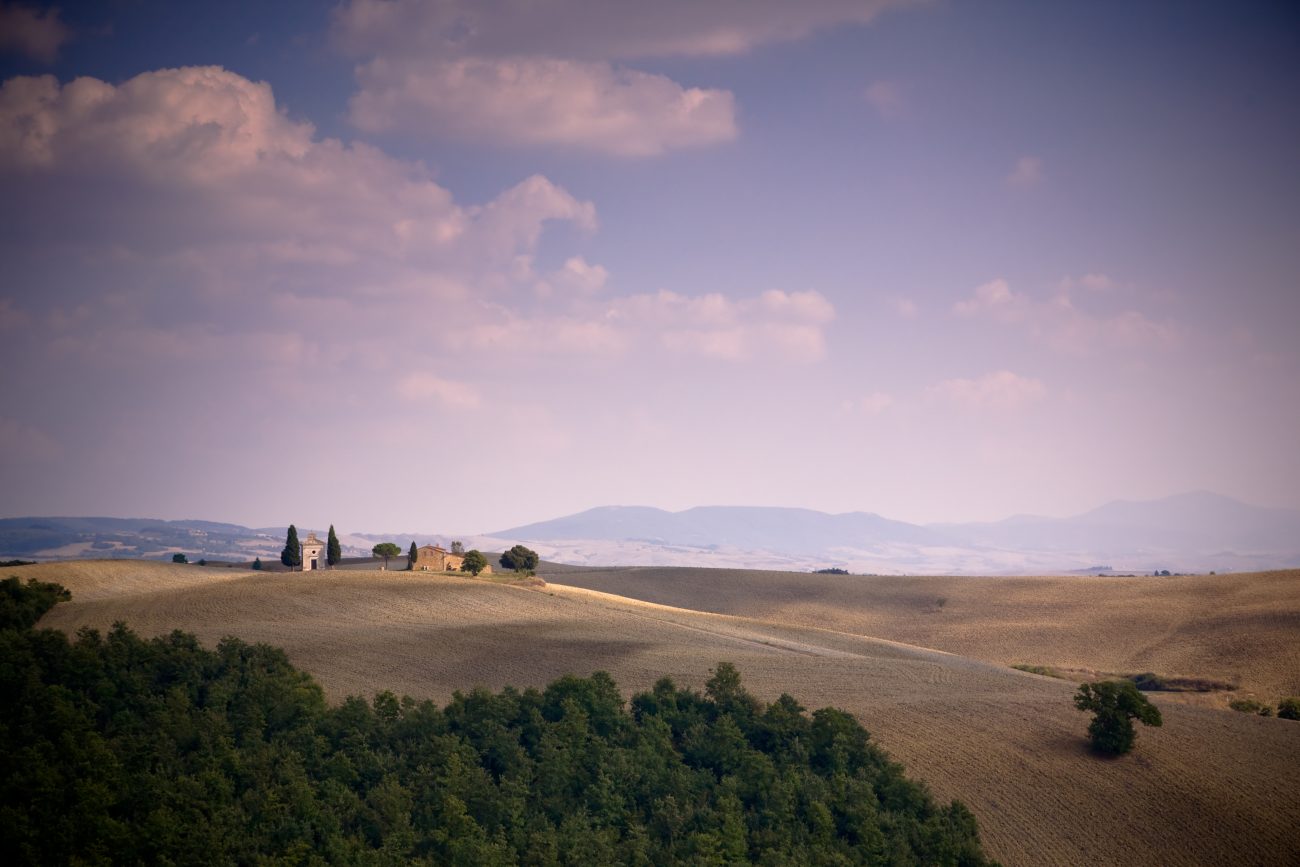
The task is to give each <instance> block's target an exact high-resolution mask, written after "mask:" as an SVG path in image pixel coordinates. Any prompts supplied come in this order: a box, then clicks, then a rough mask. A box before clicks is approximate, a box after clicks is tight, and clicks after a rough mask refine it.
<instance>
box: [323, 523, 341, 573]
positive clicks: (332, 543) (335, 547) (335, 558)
mask: <svg viewBox="0 0 1300 867" xmlns="http://www.w3.org/2000/svg"><path fill="white" fill-rule="evenodd" d="M342 559H343V546H342V545H340V544H339V537H338V535H337V534H335V532H334V525H333V524H330V535H329V539H328V540H326V542H325V562H326V563H328V564H330V565H331V566H337V565H338V564H339V561H340V560H342Z"/></svg>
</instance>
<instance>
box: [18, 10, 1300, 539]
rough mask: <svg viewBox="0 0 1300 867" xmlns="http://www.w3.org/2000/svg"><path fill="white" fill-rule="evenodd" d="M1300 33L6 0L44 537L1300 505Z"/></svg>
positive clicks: (927, 18) (1171, 13)
mask: <svg viewBox="0 0 1300 867" xmlns="http://www.w3.org/2000/svg"><path fill="white" fill-rule="evenodd" d="M1298 9H1300V7H1296V6H1294V4H1286V3H1240V4H1217V3H1198V2H1166V3H1160V2H1152V3H1141V4H1134V3H1129V2H1118V0H1113V2H1112V0H1099V2H1092V3H1072V4H1065V3H1038V2H1032V0H1024V2H1001V0H990V2H981V3H974V2H957V0H951V2H944V0H935V2H908V0H857V2H850V0H802V2H798V3H795V2H782V0H746V2H742V0H661V2H658V3H653V4H650V3H640V2H623V0H528V2H525V0H485V2H472V0H431V2H420V0H344V2H341V3H338V4H337V5H331V4H322V3H309V2H284V3H276V4H270V5H267V4H263V3H249V2H223V3H219V4H218V3H186V4H175V3H167V2H156V0H114V2H97V3H85V4H80V3H68V2H63V3H60V4H59V5H58V6H55V7H51V6H42V5H33V4H30V3H28V4H22V3H18V4H15V3H8V2H4V3H0V82H2V84H0V202H3V205H2V206H0V371H3V372H2V373H0V491H3V492H4V497H3V499H0V513H2V514H3V515H4V516H24V515H114V516H138V517H157V518H204V519H209V520H221V521H231V522H235V523H241V524H245V525H249V526H283V525H285V524H287V523H290V522H294V523H297V524H298V525H300V526H324V525H326V524H331V523H332V524H335V525H336V526H338V527H339V528H340V531H341V532H381V531H407V532H425V533H444V532H445V533H479V532H491V531H495V530H501V529H505V528H508V527H512V526H515V525H519V524H523V523H527V522H531V521H537V520H543V519H547V518H551V517H556V516H559V515H563V514H568V513H572V512H576V511H580V510H582V509H586V508H590V507H594V506H600V505H633V504H635V505H649V506H658V507H660V508H666V509H672V510H679V509H684V508H690V507H692V506H700V505H773V506H798V507H807V508H813V509H819V510H823V511H828V512H845V511H858V510H862V511H871V512H877V513H880V514H883V515H886V516H888V517H891V518H896V519H900V520H909V521H917V522H931V521H969V520H996V519H1000V518H1003V517H1006V516H1008V515H1012V514H1017V513H1032V514H1043V515H1058V516H1063V515H1070V514H1075V513H1078V512H1082V511H1085V510H1087V509H1090V508H1093V507H1095V506H1098V505H1101V504H1102V503H1105V502H1108V501H1111V500H1114V499H1148V498H1157V497H1163V496H1167V495H1171V494H1176V493H1180V492H1185V491H1192V490H1212V491H1215V492H1218V493H1221V494H1225V495H1228V496H1233V497H1237V498H1239V499H1242V500H1245V501H1248V502H1251V503H1255V504H1258V505H1264V506H1277V507H1290V508H1297V507H1300V448H1297V445H1296V443H1297V431H1300V348H1298V347H1300V340H1298V339H1297V338H1298V337H1300V281H1298V278H1297V275H1300V157H1298V156H1297V155H1298V154H1300V100H1297V99H1296V98H1295V94H1296V92H1297V90H1298V89H1300V11H1297V10H1298Z"/></svg>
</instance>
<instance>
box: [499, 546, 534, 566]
mask: <svg viewBox="0 0 1300 867" xmlns="http://www.w3.org/2000/svg"><path fill="white" fill-rule="evenodd" d="M501 565H502V566H503V567H505V568H506V569H514V570H515V571H516V572H531V571H533V570H534V569H536V568H537V552H536V551H533V550H531V549H529V548H525V547H524V546H523V545H516V546H514V547H513V548H511V549H510V550H509V551H507V552H505V553H504V554H502V555H501Z"/></svg>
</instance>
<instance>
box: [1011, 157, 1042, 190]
mask: <svg viewBox="0 0 1300 867" xmlns="http://www.w3.org/2000/svg"><path fill="white" fill-rule="evenodd" d="M1042 179H1043V161H1042V159H1041V158H1039V157H1030V156H1024V157H1021V158H1020V159H1018V160H1016V164H1015V166H1014V167H1013V168H1012V169H1011V173H1010V174H1008V175H1007V178H1006V180H1007V183H1008V184H1011V185H1012V186H1013V187H1032V186H1034V185H1035V184H1037V183H1038V182H1039V181H1041V180H1042Z"/></svg>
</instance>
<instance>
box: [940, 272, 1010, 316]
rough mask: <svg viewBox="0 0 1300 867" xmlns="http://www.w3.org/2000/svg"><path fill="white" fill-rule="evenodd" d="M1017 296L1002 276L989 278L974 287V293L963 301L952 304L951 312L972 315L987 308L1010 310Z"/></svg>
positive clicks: (987, 309)
mask: <svg viewBox="0 0 1300 867" xmlns="http://www.w3.org/2000/svg"><path fill="white" fill-rule="evenodd" d="M1016 303H1017V298H1016V296H1015V295H1013V294H1012V292H1011V287H1010V286H1009V285H1007V281H1006V280H1003V279H1002V278H1000V277H999V278H998V279H996V280H990V281H989V282H987V283H982V284H980V285H979V286H976V287H975V292H974V294H973V295H972V296H971V297H970V298H967V299H966V300H964V301H958V302H957V303H956V304H954V305H953V308H952V309H953V312H954V313H957V314H959V315H961V316H974V315H975V314H977V313H981V312H984V311H989V310H1010V309H1013V308H1014V307H1015V305H1016Z"/></svg>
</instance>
